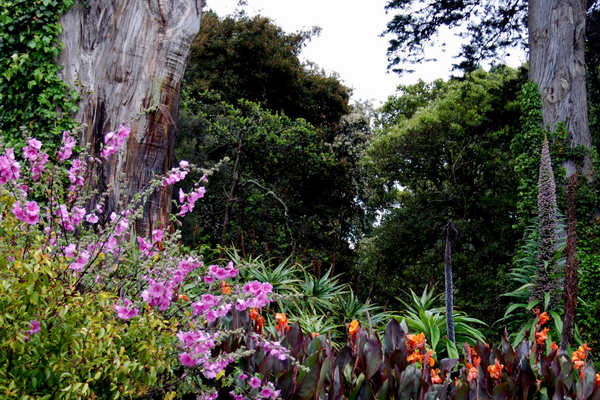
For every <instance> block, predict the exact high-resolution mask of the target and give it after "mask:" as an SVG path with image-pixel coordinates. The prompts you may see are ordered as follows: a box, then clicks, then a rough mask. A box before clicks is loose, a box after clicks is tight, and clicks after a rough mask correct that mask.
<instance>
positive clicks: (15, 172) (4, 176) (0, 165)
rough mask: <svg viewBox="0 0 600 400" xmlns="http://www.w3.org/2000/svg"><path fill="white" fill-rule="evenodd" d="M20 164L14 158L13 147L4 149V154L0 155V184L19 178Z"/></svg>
mask: <svg viewBox="0 0 600 400" xmlns="http://www.w3.org/2000/svg"><path fill="white" fill-rule="evenodd" d="M20 169H21V164H19V163H18V162H17V161H16V160H15V152H14V150H13V148H12V147H11V148H10V149H6V155H3V156H0V185H4V184H5V183H6V182H8V181H13V180H15V179H19V171H20Z"/></svg>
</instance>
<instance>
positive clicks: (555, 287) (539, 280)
mask: <svg viewBox="0 0 600 400" xmlns="http://www.w3.org/2000/svg"><path fill="white" fill-rule="evenodd" d="M538 187H539V189H538V190H539V192H538V218H539V236H538V255H537V260H536V266H537V276H536V277H534V278H533V279H532V282H533V283H534V284H535V286H534V288H533V289H532V291H531V298H530V301H533V300H539V301H540V303H539V304H544V293H546V292H548V293H550V294H551V297H550V299H551V301H550V304H549V308H550V309H551V308H553V307H555V306H556V305H557V304H558V302H559V294H560V289H561V288H560V286H559V285H560V284H559V282H558V279H557V278H555V275H556V273H557V272H558V269H557V266H556V263H554V262H553V261H552V260H553V258H554V254H555V253H556V249H557V243H558V235H557V233H556V215H557V205H556V184H555V183H554V173H553V171H552V163H551V160H550V150H549V148H548V139H545V140H544V144H543V146H542V157H541V162H540V176H539V181H538Z"/></svg>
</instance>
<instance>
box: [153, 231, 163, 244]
mask: <svg viewBox="0 0 600 400" xmlns="http://www.w3.org/2000/svg"><path fill="white" fill-rule="evenodd" d="M164 237H165V233H164V232H163V231H162V230H161V229H155V230H153V231H152V241H153V242H155V243H156V242H160V241H161V240H163V238H164Z"/></svg>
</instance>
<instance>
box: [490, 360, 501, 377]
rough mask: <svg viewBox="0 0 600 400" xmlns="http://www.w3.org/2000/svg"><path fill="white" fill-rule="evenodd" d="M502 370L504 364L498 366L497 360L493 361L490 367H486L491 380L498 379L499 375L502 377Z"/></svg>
mask: <svg viewBox="0 0 600 400" xmlns="http://www.w3.org/2000/svg"><path fill="white" fill-rule="evenodd" d="M502 369H504V364H500V361H498V359H497V358H496V359H494V365H490V366H489V367H488V371H489V372H490V376H491V377H492V379H500V375H502Z"/></svg>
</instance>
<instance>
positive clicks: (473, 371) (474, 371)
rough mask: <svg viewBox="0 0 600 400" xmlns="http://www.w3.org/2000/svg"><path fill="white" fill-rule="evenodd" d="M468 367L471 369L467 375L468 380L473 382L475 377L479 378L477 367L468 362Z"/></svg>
mask: <svg viewBox="0 0 600 400" xmlns="http://www.w3.org/2000/svg"><path fill="white" fill-rule="evenodd" d="M467 368H468V369H469V375H468V376H467V380H468V381H469V382H472V381H474V380H475V379H477V368H475V367H474V366H472V365H471V364H469V363H467Z"/></svg>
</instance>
